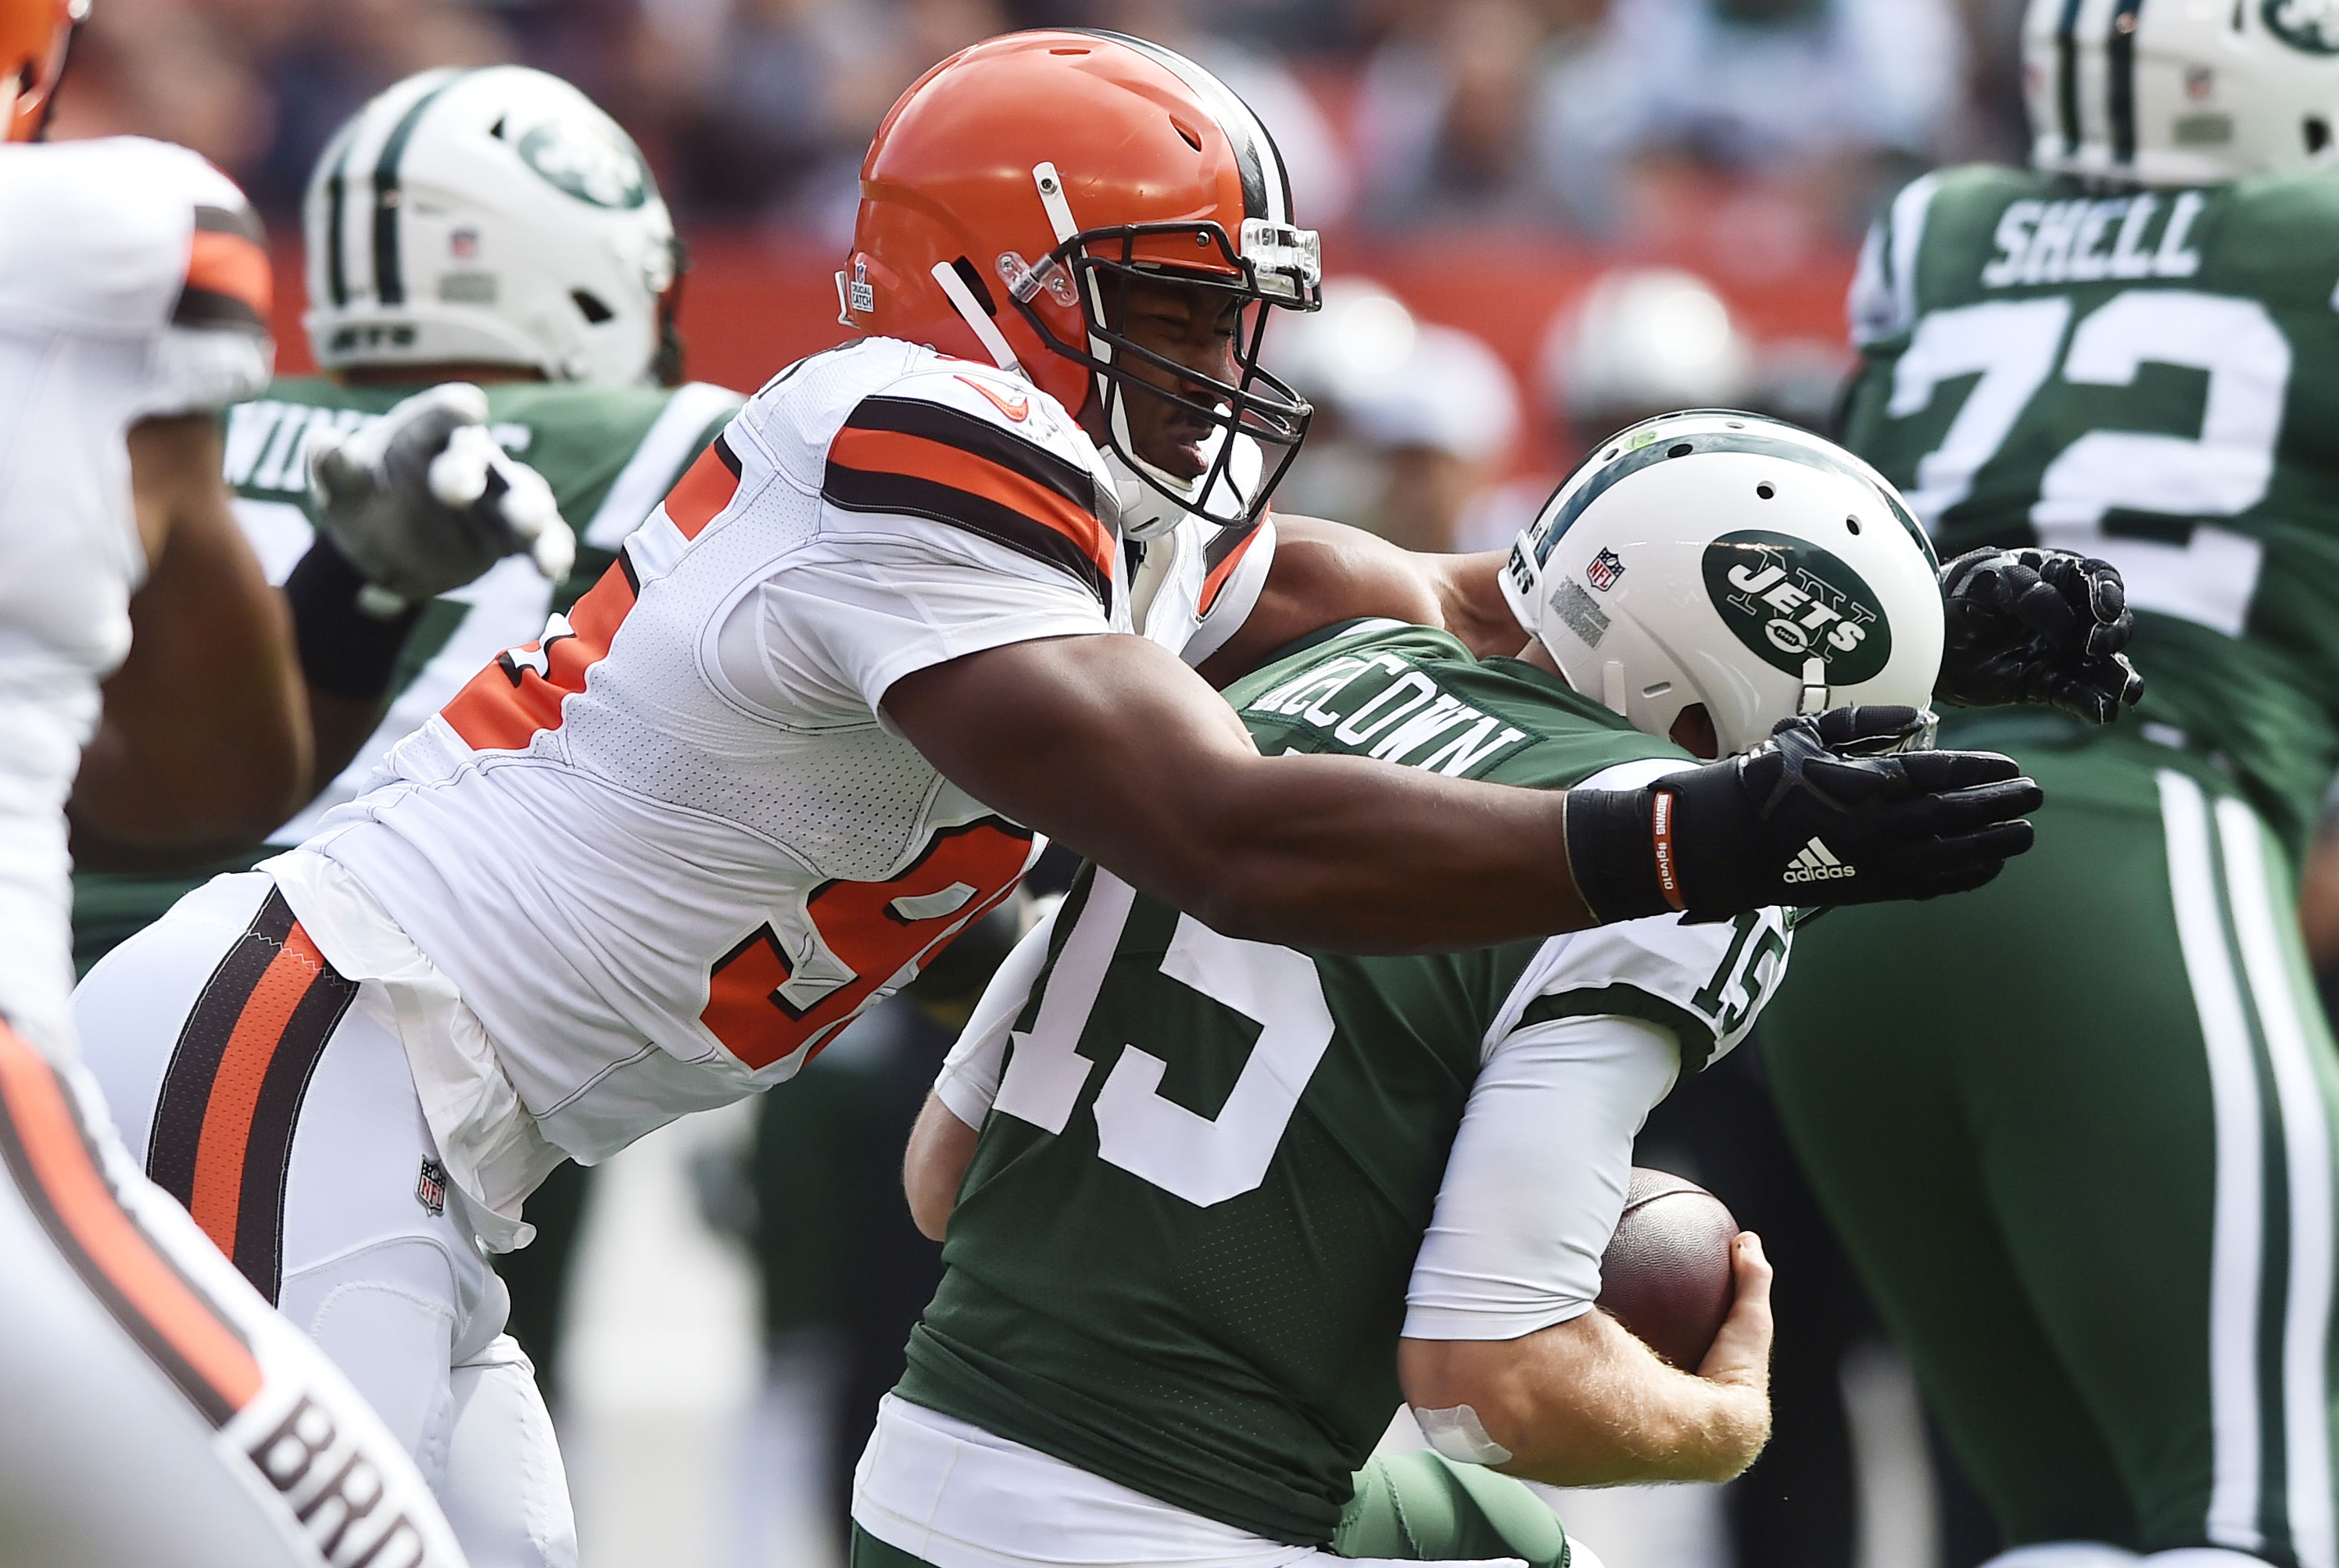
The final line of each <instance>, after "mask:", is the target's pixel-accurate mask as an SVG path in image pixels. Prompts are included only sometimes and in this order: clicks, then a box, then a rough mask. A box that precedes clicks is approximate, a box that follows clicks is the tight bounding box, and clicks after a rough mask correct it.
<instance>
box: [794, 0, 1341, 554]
mask: <svg viewBox="0 0 2339 1568" xmlns="http://www.w3.org/2000/svg"><path fill="white" fill-rule="evenodd" d="M1115 274H1120V275H1125V276H1133V277H1142V278H1149V279H1153V280H1163V279H1168V280H1171V281H1178V282H1180V283H1184V284H1188V285H1192V286H1198V287H1201V288H1205V289H1209V290H1212V291H1222V292H1223V293H1224V294H1228V295H1231V296H1233V297H1234V298H1236V299H1237V300H1239V301H1241V302H1242V304H1243V305H1244V306H1245V307H1246V308H1245V310H1244V311H1243V322H1244V324H1243V327H1242V329H1241V330H1240V331H1239V333H1238V334H1237V338H1238V340H1237V342H1236V345H1235V364H1236V367H1237V379H1236V380H1233V381H1230V382H1229V381H1220V380H1216V379H1214V378H1210V377H1206V376H1200V375H1198V374H1197V373H1196V372H1195V371H1193V370H1190V369H1189V368H1186V367H1183V366H1179V365H1176V364H1173V363H1172V362H1171V361H1169V360H1167V359H1165V358H1163V357H1162V356H1160V354H1157V353H1155V352H1153V351H1152V350H1149V349H1147V348H1145V347H1143V346H1142V345H1140V344H1138V343H1135V342H1133V341H1131V340H1130V339H1129V338H1128V337H1127V336H1126V335H1125V334H1124V333H1123V332H1121V331H1120V330H1119V328H1118V325H1117V324H1116V323H1115V322H1114V321H1112V320H1110V317H1109V311H1108V308H1107V300H1108V298H1109V297H1114V298H1117V297H1118V295H1117V292H1116V293H1114V294H1112V295H1110V296H1109V293H1108V291H1107V289H1106V287H1105V286H1104V285H1105V281H1106V280H1107V279H1109V278H1110V277H1111V276H1113V275H1115ZM1321 279H1322V265H1321V248H1320V245H1319V242H1318V238H1317V235H1316V232H1315V231H1313V230H1311V229H1300V228H1298V227H1295V226H1294V225H1293V223H1292V221H1291V185H1290V182H1289V180H1288V177H1287V176H1286V174H1285V173H1284V169H1283V160H1282V157H1281V155H1280V154H1279V153H1278V152H1277V151H1276V147H1275V143H1274V142H1273V140H1272V139H1270V138H1269V137H1268V133H1267V131H1266V128H1265V127H1264V126H1262V125H1261V124H1260V123H1259V122H1258V116H1257V115H1255V114H1253V113H1251V112H1250V110H1249V109H1248V108H1247V107H1246V106H1245V105H1244V104H1243V103H1242V101H1241V100H1240V99H1239V98H1237V97H1236V96H1235V95H1234V94H1233V93H1232V92H1231V91H1229V89H1228V88H1227V86H1226V84H1223V83H1221V82H1220V81H1219V79H1218V78H1217V77H1215V76H1213V75H1211V74H1209V72H1207V71H1205V70H1203V69H1202V68H1201V67H1200V66H1199V65H1197V64H1194V63H1193V62H1192V61H1190V60H1188V59H1186V58H1184V57H1183V56H1182V55H1179V54H1172V53H1171V52H1170V51H1169V50H1167V49H1164V48H1161V47H1160V46H1159V45H1158V44H1149V43H1146V42H1144V41H1143V40H1141V39H1137V38H1129V37H1124V36H1121V35H1118V34H1111V33H1090V32H1065V31H1047V32H1034V33H1014V34H1009V35H1006V36H1003V37H999V38H992V39H989V40H986V41H985V42H983V43H981V44H975V45H974V46H973V47H972V48H971V49H965V50H962V51H961V52H960V53H958V54H954V55H952V56H951V57H950V58H949V59H947V60H945V61H943V63H942V64H939V65H937V66H935V67H934V68H933V70H931V71H929V72H927V73H926V74H924V75H923V76H922V77H920V78H919V79H918V80H917V82H916V83H914V84H912V86H911V88H910V90H909V91H908V92H906V93H904V94H903V95H902V98H901V101H900V102H899V103H897V104H894V105H893V110H892V112H891V113H888V114H887V115H886V116H885V120H884V123H883V124H882V125H880V126H879V127H878V130H877V137H876V140H875V141H873V142H872V143H870V146H869V156H868V158H867V159H866V160H865V161H864V163H862V165H861V212H860V217H859V221H858V222H857V223H856V224H855V226H854V235H853V255H852V259H851V261H849V263H848V265H847V268H846V270H845V271H842V272H839V273H838V274H837V275H836V289H837V302H838V304H839V306H840V307H841V308H842V311H843V316H842V320H843V321H844V324H845V325H847V326H851V327H854V328H857V329H859V330H862V331H864V332H868V333H873V334H877V335H882V336H885V337H893V338H903V339H907V340H910V341H912V342H920V343H930V344H933V346H934V347H935V348H937V349H940V350H943V351H944V352H947V353H952V354H957V355H960V356H962V357H963V358H966V359H971V360H989V361H991V362H992V363H994V364H997V365H999V366H1000V367H1001V368H1002V369H1010V370H1020V371H1021V373H1022V374H1023V375H1025V376H1026V377H1028V378H1029V379H1030V380H1031V381H1033V382H1034V383H1035V384H1037V385H1038V386H1039V387H1040V388H1041V390H1044V391H1046V392H1048V393H1049V394H1050V395H1051V396H1052V397H1054V398H1055V399H1057V400H1058V401H1059V402H1061V403H1062V404H1063V405H1064V407H1066V408H1067V409H1071V410H1072V411H1073V412H1074V413H1075V414H1077V413H1079V412H1080V410H1081V407H1082V405H1083V404H1085V403H1086V402H1087V401H1088V399H1089V396H1090V394H1091V391H1093V392H1094V394H1095V395H1096V397H1097V398H1098V399H1099V403H1100V408H1101V409H1102V411H1103V413H1104V415H1105V417H1106V423H1107V426H1108V434H1107V444H1108V446H1109V448H1110V451H1111V452H1112V454H1113V455H1114V456H1115V457H1117V458H1119V459H1120V462H1121V464H1122V465H1123V466H1124V467H1125V468H1126V469H1127V470H1128V471H1129V472H1130V473H1132V474H1133V475H1135V476H1136V477H1137V478H1140V479H1141V480H1142V481H1143V482H1144V483H1146V484H1147V485H1150V486H1151V487H1152V488H1154V489H1155V490H1157V491H1159V492H1160V495H1161V496H1162V497H1164V498H1168V499H1169V501H1171V502H1172V503H1173V504H1174V508H1173V509H1172V510H1170V511H1169V513H1168V515H1167V516H1166V518H1159V520H1157V521H1156V522H1155V523H1154V524H1153V525H1152V527H1151V528H1148V529H1147V530H1145V531H1147V532H1159V531H1161V530H1163V529H1165V528H1167V527H1169V524H1170V523H1172V522H1174V520H1175V515H1176V510H1177V509H1183V510H1187V511H1191V512H1194V513H1197V514H1198V515H1199V516H1201V517H1203V518H1206V519H1207V520H1209V521H1211V522H1214V523H1219V524H1222V525H1229V526H1239V525H1241V524H1245V523H1248V522H1249V521H1250V520H1251V519H1252V518H1256V517H1257V516H1258V514H1259V513H1260V511H1261V510H1262V509H1264V508H1265V506H1266V503H1267V498H1268V493H1269V492H1270V491H1272V490H1273V489H1274V488H1275V485H1276V482H1277V481H1278V480H1279V479H1280V478H1282V477H1283V471H1284V469H1285V468H1287V467H1288V466H1289V464H1290V461H1291V459H1292V457H1293V456H1294V455H1295V454H1296V453H1297V452H1298V447H1299V442H1300V440H1301V439H1302V438H1303V437H1304V436H1305V435H1306V434H1307V429H1308V416H1309V413H1310V410H1309V409H1308V403H1307V401H1306V399H1302V398H1301V397H1300V396H1299V395H1298V393H1296V392H1294V391H1293V390H1291V389H1290V388H1289V387H1288V386H1287V385H1285V384H1284V383H1283V382H1281V381H1280V380H1277V379H1276V378H1275V377H1273V376H1271V375H1269V374H1268V373H1267V372H1266V371H1265V370H1261V369H1260V368H1259V365H1258V348H1259V342H1260V340H1261V338H1262V336H1263V335H1264V333H1265V330H1266V325H1267V316H1268V311H1267V310H1266V309H1265V308H1264V307H1267V306H1270V305H1273V306H1281V307H1284V308H1286V309H1290V310H1300V311H1312V310H1315V309H1316V308H1317V307H1318V304H1319V303H1320V302H1321V286H1320V285H1321ZM1254 307H1256V308H1254ZM1131 361H1144V362H1150V363H1151V364H1152V365H1154V366H1156V367H1157V368H1159V369H1161V370H1167V371H1169V372H1170V373H1171V374H1172V375H1174V376H1175V377H1176V378H1177V379H1178V380H1179V384H1180V385H1182V386H1185V387H1189V388H1191V387H1196V386H1197V385H1199V392H1200V395H1199V397H1189V396H1187V395H1184V394H1183V393H1180V392H1177V391H1171V390H1165V389H1163V388H1161V387H1159V386H1154V385H1150V384H1147V383H1145V382H1142V381H1140V380H1136V379H1135V378H1133V377H1131V376H1130V374H1129V373H1128V372H1127V370H1125V369H1124V368H1123V367H1124V366H1125V365H1127V364H1128V363H1130V362H1131ZM1131 390H1135V391H1137V392H1138V393H1139V394H1140V395H1142V396H1149V397H1155V398H1160V399H1166V400H1168V401H1169V402H1171V403H1174V404H1176V405H1178V406H1179V408H1181V409H1186V410H1187V411H1189V413H1192V414H1195V415H1198V416H1199V417H1201V418H1204V419H1208V420H1209V422H1210V423H1211V424H1213V425H1215V426H1216V427H1217V428H1218V433H1217V434H1216V435H1214V436H1212V437H1211V438H1210V440H1209V443H1208V444H1207V445H1206V446H1205V449H1204V453H1205V456H1206V458H1207V459H1208V461H1207V463H1206V466H1205V468H1204V470H1203V472H1202V473H1201V474H1200V475H1199V476H1198V477H1196V478H1192V479H1183V478H1178V477H1176V476H1174V475H1171V474H1169V473H1167V472H1165V471H1163V470H1162V469H1160V468H1155V467H1154V466H1153V465H1151V464H1150V463H1147V462H1146V461H1144V460H1143V459H1140V457H1139V456H1138V455H1137V453H1136V451H1135V450H1134V449H1133V447H1132V444H1131V442H1130V435H1129V426H1128V419H1127V414H1126V409H1125V408H1124V406H1123V402H1122V399H1124V398H1125V397H1126V396H1128V395H1129V393H1130V391H1131ZM1269 451H1272V452H1274V453H1275V454H1277V455H1276V457H1275V458H1274V459H1273V460H1272V461H1271V462H1270V460H1269V459H1268V457H1267V455H1266V454H1267V453H1268V452H1269ZM1141 509H1144V510H1150V511H1152V512H1154V513H1156V514H1157V515H1158V514H1160V508H1141ZM1128 531H1129V532H1130V533H1132V534H1133V535H1137V537H1143V534H1142V533H1140V532H1139V530H1138V529H1137V528H1130V529H1129V530H1128Z"/></svg>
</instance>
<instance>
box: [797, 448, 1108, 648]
mask: <svg viewBox="0 0 2339 1568" xmlns="http://www.w3.org/2000/svg"><path fill="white" fill-rule="evenodd" d="M992 488H993V489H994V490H998V489H1004V488H1007V487H1006V486H1005V484H1004V483H1003V482H1002V483H1001V484H998V485H994V486H992ZM820 493H821V496H822V498H824V500H826V501H827V502H828V503H829V504H830V505H831V506H834V507H837V508H841V509H843V510H844V511H848V512H890V513H895V514H899V515H902V516H904V517H913V518H931V519H933V521H935V522H938V523H947V524H949V525H950V526H951V527H952V528H963V529H965V530H966V531H967V532H968V533H971V534H976V535H979V536H981V537H983V538H986V539H990V540H992V542H993V543H996V544H1002V545H1005V546H1006V547H1008V548H1010V549H1012V550H1020V551H1021V552H1022V553H1023V554H1025V555H1027V556H1030V557H1032V558H1033V559H1035V560H1041V561H1045V562H1047V563H1048V564H1049V565H1050V566H1051V567H1056V568H1058V569H1059V570H1061V571H1062V572H1064V573H1065V574H1066V575H1067V576H1069V577H1071V578H1072V579H1073V580H1074V581H1075V582H1078V583H1079V584H1080V585H1081V587H1085V588H1087V589H1088V590H1089V592H1091V594H1094V595H1095V596H1096V597H1097V601H1098V602H1099V603H1100V604H1101V605H1103V606H1105V608H1106V609H1108V610H1110V608H1111V607H1112V574H1111V569H1110V565H1109V563H1110V558H1111V557H1110V556H1107V557H1104V558H1103V559H1101V560H1100V559H1099V558H1098V557H1097V556H1095V555H1093V554H1091V552H1090V551H1089V550H1087V549H1086V548H1084V547H1082V546H1081V544H1080V543H1078V542H1076V541H1075V540H1074V539H1073V538H1071V537H1070V536H1068V535H1067V533H1066V532H1065V531H1064V530H1063V529H1062V528H1058V527H1051V526H1050V525H1049V524H1048V523H1044V522H1041V521H1040V520H1039V519H1038V518H1033V517H1031V515H1030V514H1029V513H1027V512H1025V511H1023V510H1021V509H1019V508H1017V507H1015V506H1012V505H1010V504H1007V503H1005V502H1002V501H1001V500H999V499H997V498H995V497H994V496H991V495H982V494H978V493H976V492H974V491H972V490H962V489H960V488H957V487H955V486H952V485H947V484H943V483H940V482H938V481H936V480H933V479H921V478H912V477H911V476H909V475H907V474H894V473H867V472H864V471H863V470H861V469H859V468H849V467H847V466H845V465H844V464H843V463H840V462H838V461H837V460H836V458H835V456H834V448H832V449H831V457H830V459H829V464H828V473H827V476H826V478H824V480H823V481H822V484H821V488H820Z"/></svg>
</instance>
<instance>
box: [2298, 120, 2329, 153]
mask: <svg viewBox="0 0 2339 1568" xmlns="http://www.w3.org/2000/svg"><path fill="white" fill-rule="evenodd" d="M2299 131H2300V133H2301V134H2302V135H2304V137H2305V138H2306V152H2307V155H2308V156H2309V157H2314V156H2315V155H2317V154H2319V153H2322V151H2323V150H2324V148H2325V147H2328V146H2330V145H2331V122H2330V121H2328V120H2325V119H2324V117H2323V116H2322V115H2320V114H2309V115H2308V116H2307V117H2306V122H2305V123H2304V124H2303V125H2301V126H2300V127H2299Z"/></svg>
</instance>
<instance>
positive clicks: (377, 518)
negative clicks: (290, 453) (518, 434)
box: [309, 381, 577, 616]
mask: <svg viewBox="0 0 2339 1568" xmlns="http://www.w3.org/2000/svg"><path fill="white" fill-rule="evenodd" d="M487 419H488V397H487V394H486V393H485V392H482V391H481V390H479V388H477V387H474V386H471V385H470V384H469V383H468V382H463V381H449V382H448V383H446V384H445V385H443V386H437V387H433V388H431V389H430V390H428V391H424V392H418V393H416V394H415V395H414V396H413V397H410V398H409V399H406V400H405V401H404V402H402V403H400V404H399V405H398V406H397V407H396V408H394V409H390V412H389V413H388V414H386V415H384V416H383V417H382V418H381V419H380V421H379V422H378V423H376V424H374V425H372V426H370V427H369V428H367V429H362V430H360V431H358V432H356V433H355V434H352V435H336V436H332V437H319V436H311V439H310V447H309V487H310V491H311V497H312V498H313V499H314V501H315V503H316V514H317V527H318V528H319V530H320V531H321V532H322V533H323V534H324V535H325V537H328V538H330V539H331V541H332V542H333V544H334V545H335V546H336V547H339V548H340V552H341V554H343V555H345V556H347V557H349V558H350V564H351V565H353V566H355V567H357V568H358V570H359V571H360V572H361V573H363V574H364V575H365V578H366V582H367V585H368V586H367V587H366V590H365V592H364V594H363V595H361V596H360V600H359V602H360V606H362V607H364V608H365V609H367V610H369V611H371V612H373V613H375V614H378V615H382V616H395V615H397V614H399V613H400V611H402V610H403V609H405V608H406V607H407V606H412V605H418V604H420V603H422V602H423V601H424V600H426V599H430V598H435V597H438V596H439V595H440V594H443V593H446V592H448V591H449V590H450V589H453V588H459V587H462V586H463V585H464V584H466V583H469V582H471V581H472V580H474V579H475V578H477V577H479V575H480V574H481V573H482V572H485V571H486V570H487V569H488V568H489V567H492V566H494V565H495V564H496V563H497V562H498V561H499V560H502V559H503V558H504V557H506V556H508V555H515V554H518V553H520V552H523V551H525V552H526V553H527V554H528V557H530V558H531V559H533V560H534V561H535V562H536V566H537V569H538V571H540V572H542V573H543V574H544V575H545V576H546V577H550V578H552V579H554V580H555V581H558V579H559V578H561V577H566V576H567V574H568V568H569V567H571V566H572V565H574V564H575V562H576V559H577V537H576V536H575V535H574V534H572V533H571V532H569V529H568V525H567V523H566V522H564V521H562V519H561V516H560V508H559V506H558V504H557V503H556V502H555V501H554V500H553V498H552V487H551V486H549V485H548V484H547V483H545V481H544V476H543V475H541V474H539V473H538V472H537V471H536V470H535V469H534V468H529V467H528V465H527V464H526V463H523V462H520V461H518V459H514V458H512V457H510V456H508V455H507V454H506V453H505V451H504V450H503V449H502V448H500V447H498V446H497V445H496V440H495V438H494V437H493V436H491V435H489V433H488V427H487Z"/></svg>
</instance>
